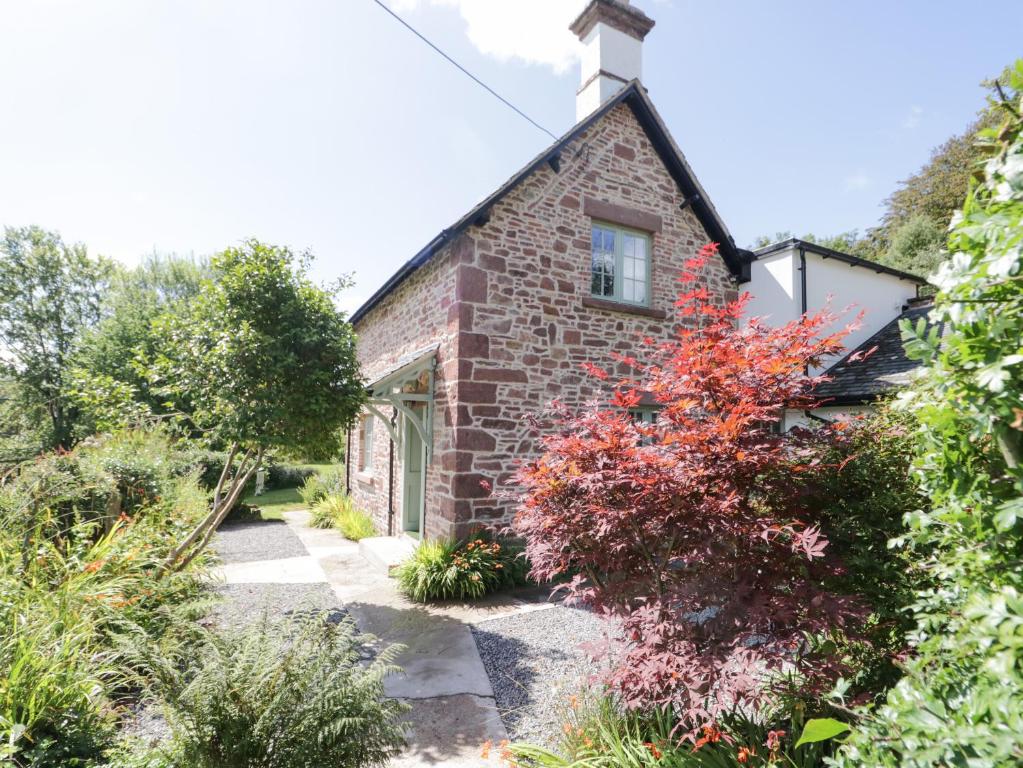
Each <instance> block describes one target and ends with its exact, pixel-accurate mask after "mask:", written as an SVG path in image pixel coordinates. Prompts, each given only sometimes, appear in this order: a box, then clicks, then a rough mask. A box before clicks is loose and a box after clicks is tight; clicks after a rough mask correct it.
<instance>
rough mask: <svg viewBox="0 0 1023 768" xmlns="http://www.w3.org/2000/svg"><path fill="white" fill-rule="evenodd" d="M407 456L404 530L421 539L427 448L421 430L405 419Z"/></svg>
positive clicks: (404, 462)
mask: <svg viewBox="0 0 1023 768" xmlns="http://www.w3.org/2000/svg"><path fill="white" fill-rule="evenodd" d="M414 410H415V411H416V414H417V415H421V414H422V406H419V407H417V408H415V409H414ZM404 442H405V455H404V457H403V461H402V464H403V465H404V483H403V484H402V485H403V489H402V497H401V499H402V503H401V509H402V530H404V531H405V533H408V534H409V535H411V536H415V537H417V538H418V537H419V536H420V534H421V532H422V524H423V480H424V477H423V468H424V464H425V461H424V459H425V450H424V448H425V446H424V445H423V439H422V438H421V437H420V436H419V430H417V429H416V428H415V426H414V425H413V424H412V420H411V419H405V434H404Z"/></svg>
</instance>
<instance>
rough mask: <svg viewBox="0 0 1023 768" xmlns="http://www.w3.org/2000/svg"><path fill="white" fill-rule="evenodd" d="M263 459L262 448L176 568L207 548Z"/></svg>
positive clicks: (233, 484) (180, 568)
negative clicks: (204, 531) (195, 544)
mask: <svg viewBox="0 0 1023 768" xmlns="http://www.w3.org/2000/svg"><path fill="white" fill-rule="evenodd" d="M250 453H251V451H250ZM246 456H248V454H246ZM262 460H263V449H262V448H260V449H259V451H258V452H257V453H256V460H255V461H254V462H253V464H252V466H251V467H249V468H248V470H247V471H246V472H245V474H244V475H236V476H235V481H234V482H233V483H232V484H231V490H230V492H229V493H228V495H227V499H226V500H225V501H224V503H223V504H221V506H220V510H219V512H218V514H217V517H216V518H215V519H214V520H213V522H212V523H211V524H210V525H209V526H207V528H206V533H205V534H204V535H203V537H202V541H200V542H199V544H198V545H197V546H195V547H192V549H191V550H190V551H189V552H188V554H187V555H185V557H183V558H182V559H181V560H179V561H178V563H177V565H176V566H175V567H174V570H176V571H180V570H182V569H184V568H185V567H187V566H188V564H189V563H190V562H192V560H194V559H195V557H196V556H197V555H198V554H199V553H200V552H202V551H203V550H204V549H206V547H207V545H208V544H209V543H210V539H212V538H213V534H214V532H215V531H216V530H217V528H219V527H220V524H221V523H222V522H223V521H224V518H225V517H227V516H228V514H229V513H230V512H231V509H232V508H233V507H234V505H235V503H236V502H237V501H238V497H239V496H241V493H242V490H244V488H245V484H246V483H248V482H249V480H250V479H251V478H252V476H253V475H254V474H255V473H256V471H257V470H258V469H259V465H260V463H261V462H262ZM243 464H244V463H243ZM239 472H241V467H239Z"/></svg>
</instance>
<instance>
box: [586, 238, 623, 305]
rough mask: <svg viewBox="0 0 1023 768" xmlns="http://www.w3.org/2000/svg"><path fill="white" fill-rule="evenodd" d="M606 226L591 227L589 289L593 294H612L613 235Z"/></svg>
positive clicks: (613, 270)
mask: <svg viewBox="0 0 1023 768" xmlns="http://www.w3.org/2000/svg"><path fill="white" fill-rule="evenodd" d="M616 236H617V233H616V232H615V231H614V230H610V229H607V228H606V227H593V230H592V238H591V242H592V250H591V256H590V273H591V278H590V291H591V293H593V295H594V296H614V292H615V282H614V280H615V237H616Z"/></svg>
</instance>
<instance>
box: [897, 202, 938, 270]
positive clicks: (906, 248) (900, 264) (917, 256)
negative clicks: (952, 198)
mask: <svg viewBox="0 0 1023 768" xmlns="http://www.w3.org/2000/svg"><path fill="white" fill-rule="evenodd" d="M945 233H946V228H945V225H943V224H940V223H938V222H937V221H935V220H934V219H932V218H930V217H929V216H926V215H925V214H922V213H914V214H913V215H912V216H910V217H909V218H908V219H906V220H905V221H904V222H903V223H902V224H900V225H899V226H898V227H897V228H896V229H895V231H894V232H892V236H891V240H890V242H889V245H888V249H887V250H886V251H885V252H884V258H883V261H884V263H885V264H888V265H889V266H892V267H895V268H896V269H901V270H904V271H906V272H910V273H912V274H914V275H920V276H921V277H927V276H929V275H931V274H933V273H934V270H936V269H937V268H938V265H939V264H940V263H941V262H942V261H943V260H944V259H945V255H946V254H945V250H944V248H945Z"/></svg>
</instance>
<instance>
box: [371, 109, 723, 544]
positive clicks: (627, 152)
mask: <svg viewBox="0 0 1023 768" xmlns="http://www.w3.org/2000/svg"><path fill="white" fill-rule="evenodd" d="M681 202H682V196H681V194H680V193H679V191H678V189H677V188H676V186H675V182H674V181H673V179H672V178H671V176H670V175H669V174H668V172H667V170H666V169H665V168H664V166H663V164H662V163H661V161H660V159H659V157H658V156H657V154H656V152H655V151H654V149H653V147H652V146H651V144H650V142H649V140H648V139H647V137H646V134H645V133H644V132H643V130H642V128H641V127H640V126H639V124H638V123H637V122H636V120H635V118H634V116H633V114H632V111H631V109H630V108H629V107H628V106H626V105H624V104H623V105H619V106H618V107H616V108H615V109H613V110H612V111H611V112H609V113H608V114H607V115H606V116H605V117H604V118H603V119H602V120H600V121H598V122H597V123H596V124H595V125H593V126H591V127H590V129H589V130H587V131H586V132H585V133H584V134H583V135H581V136H580V137H578V138H577V139H576V140H574V141H573V142H572V143H571V144H569V145H568V146H567V147H566V148H565V149H564V150H563V151H562V153H561V168H560V172H558V173H555V172H554V171H553V170H552V169H550V168H549V167H548V166H546V165H544V166H542V167H541V168H540V169H539V170H537V171H536V172H535V173H533V175H532V176H531V177H529V178H528V179H526V180H525V181H523V182H522V183H521V184H520V185H519V186H518V187H517V188H516V189H514V190H513V191H512V192H511V193H510V194H509V195H507V196H506V197H505V198H504V199H503V200H502V201H501V202H500V203H498V204H497V205H495V206H494V207H493V209H492V210H491V212H490V219H489V221H488V222H487V223H486V224H484V225H482V226H475V227H472V228H470V230H469V231H468V232H467V233H466V234H464V235H462V236H461V237H460V238H459V239H458V241H456V242H455V243H454V244H452V245H451V246H449V247H448V248H447V249H446V250H445V251H444V252H443V253H441V254H438V255H437V256H435V257H434V259H433V260H432V261H431V262H429V263H428V265H427V266H425V267H424V268H422V269H420V270H419V271H418V272H417V273H415V274H414V275H413V276H412V277H411V278H409V279H408V280H407V281H406V282H405V283H404V284H403V285H402V286H401V287H400V288H399V289H398V290H397V291H395V292H394V293H393V294H392V295H390V296H389V297H388V298H387V299H385V301H384V302H382V303H381V304H380V305H379V306H377V307H375V308H374V309H373V310H372V311H371V312H370V313H369V314H368V315H367V316H366V317H365V318H363V319H362V320H361V321H360V322H359V323H358V325H357V328H356V330H357V331H358V332H359V349H360V356H361V359H362V361H363V365H364V367H365V371H366V373H367V374H368V375H369V376H370V378H371V379H372V378H373V374H374V372H375V371H376V372H379V371H383V370H386V369H387V367H388V362H387V361H388V360H390V361H391V363H390V364H393V361H394V360H397V359H398V358H400V357H401V356H402V355H403V354H407V353H408V352H409V351H410V350H412V349H415V348H416V347H419V346H424V345H426V344H429V343H431V342H433V341H439V342H441V350H440V353H439V355H438V358H439V361H440V366H439V369H438V372H437V377H436V392H435V398H436V406H435V417H434V454H433V459H432V461H431V464H430V466H429V468H428V475H427V496H426V504H427V510H426V519H427V531H426V532H427V535H428V536H435V535H464V534H465V533H467V532H468V531H469V530H470V529H471V528H472V527H474V526H477V525H490V524H494V523H497V522H500V521H502V520H504V519H506V518H507V516H508V514H509V512H510V510H509V509H508V506H507V504H506V503H502V502H500V501H497V500H496V499H495V497H494V496H493V495H491V493H490V492H489V491H488V490H487V488H486V487H485V485H493V486H495V487H496V488H499V489H505V490H508V489H510V483H511V479H512V475H513V473H514V469H515V465H516V462H517V461H519V460H522V459H525V458H528V457H529V456H531V455H533V453H534V451H535V450H536V448H537V446H536V444H535V438H534V436H532V435H531V434H530V432H529V430H528V429H527V426H526V424H525V423H524V421H523V417H524V416H526V415H527V414H530V413H535V412H537V411H538V410H540V409H541V408H542V407H543V406H544V405H545V404H546V403H547V402H549V401H551V400H553V399H558V400H561V401H563V402H565V403H567V404H569V405H571V406H578V405H581V404H582V403H584V402H585V401H587V400H588V399H590V398H592V397H594V396H595V395H596V394H598V393H597V392H595V390H594V382H593V380H592V379H591V378H590V377H588V376H587V375H586V374H585V372H584V371H583V370H582V364H583V363H584V362H587V361H589V362H594V363H597V364H599V365H605V366H607V365H611V366H612V367H613V363H612V362H611V357H610V355H611V353H612V352H614V351H617V352H632V351H634V350H635V349H636V348H637V345H638V341H639V340H640V339H641V338H642V337H645V336H650V337H654V338H663V337H665V336H667V335H668V334H669V333H670V332H671V328H672V327H673V325H674V324H675V323H676V322H678V321H679V318H678V317H676V314H675V308H674V301H675V298H676V296H677V293H678V283H677V277H678V274H679V272H680V271H681V269H682V265H683V264H684V262H685V261H686V260H687V259H688V258H690V257H691V256H693V255H695V254H696V252H697V251H698V250H699V249H700V248H701V247H702V246H703V245H704V244H705V243H706V242H707V239H708V238H707V235H706V233H705V232H704V230H703V228H702V227H701V225H700V224H699V222H698V221H697V219H696V217H695V216H694V215H693V213H692V211H691V209H689V208H686V209H685V210H681V209H680V208H679V206H680V203H681ZM595 218H598V219H601V220H610V221H611V222H612V223H618V224H622V225H627V226H630V227H633V228H638V229H644V230H646V231H648V232H650V234H651V242H652V249H651V261H650V263H651V269H652V284H651V303H650V307H649V308H648V309H636V308H628V307H623V306H620V305H619V306H608V305H607V304H606V303H605V304H602V303H601V302H595V301H593V300H592V299H591V297H590V236H591V235H590V228H591V222H592V221H593V220H594V219H595ZM701 279H702V280H703V281H704V284H705V285H706V287H707V288H708V289H709V291H710V293H711V295H712V296H713V297H715V299H716V301H718V302H719V303H723V302H724V301H725V300H727V299H729V298H732V297H734V296H735V294H736V289H735V287H734V286H733V284H732V281H731V279H730V276H729V273H728V271H727V268H726V267H725V265H724V262H723V261H722V260H720V259H717V260H715V261H714V262H713V263H711V264H709V265H708V266H707V267H706V269H705V274H704V275H702V276H701ZM384 435H385V433H384V432H383V430H382V429H380V430H378V432H377V437H378V439H377V442H376V446H377V453H378V455H377V456H376V457H375V462H376V466H378V467H380V468H381V471H382V473H383V481H384V485H386V472H387V453H386V450H387V440H386V439H385V436H384ZM381 452H382V455H381ZM356 458H357V457H353V461H354V459H356ZM397 458H400V457H397ZM353 466H355V464H354V463H353ZM379 476H380V475H379V474H378V475H377V477H379ZM395 478H396V490H397V493H396V496H400V479H401V471H400V463H399V462H397V461H396V464H395ZM374 482H375V479H374ZM353 493H355V494H356V498H357V500H359V501H360V503H364V504H365V505H367V506H370V505H372V506H373V508H374V513H375V514H379V513H378V512H377V508H382V509H383V510H384V511H386V493H385V488H384V487H377V486H370V485H369V484H363V485H361V486H360V483H359V482H358V481H357V480H356V481H354V482H353ZM381 505H382V507H381ZM395 507H396V509H398V510H400V499H398V498H396V499H395ZM385 513H386V512H384V514H385ZM400 519H401V518H400V512H396V520H400Z"/></svg>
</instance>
